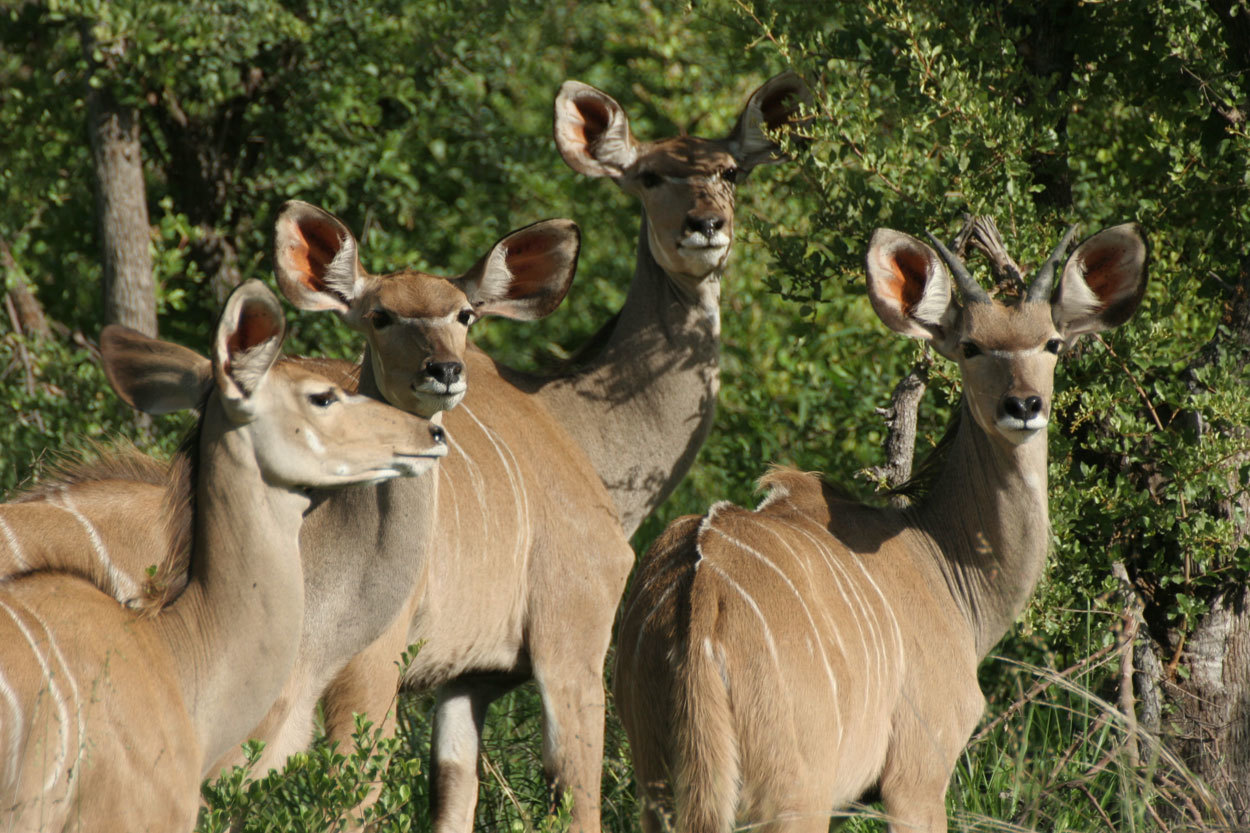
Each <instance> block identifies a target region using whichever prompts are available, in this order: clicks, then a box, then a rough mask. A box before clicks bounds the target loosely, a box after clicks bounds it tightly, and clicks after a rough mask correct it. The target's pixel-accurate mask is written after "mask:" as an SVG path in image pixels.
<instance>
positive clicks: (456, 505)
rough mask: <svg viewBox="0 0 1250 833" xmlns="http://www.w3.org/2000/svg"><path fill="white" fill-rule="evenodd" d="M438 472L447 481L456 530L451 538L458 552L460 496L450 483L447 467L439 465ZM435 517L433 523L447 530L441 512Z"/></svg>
mask: <svg viewBox="0 0 1250 833" xmlns="http://www.w3.org/2000/svg"><path fill="white" fill-rule="evenodd" d="M438 472H439V476H440V477H442V478H443V479H444V480H446V481H447V486H446V488H447V494H448V496H449V497H451V508H452V509H453V510H454V511H453V512H452V518H453V519H454V520H455V522H456V532H455V535H454V537H453V538H451V540H454V541H456V542H457V544H456V548H457V552H459V547H460V544H459V541H460V534H461V533H460V498H459V497H458V496H457V495H456V489H455V487H454V486H453V485H452V482H451V475H449V474H448V473H447V467H446V466H439V467H438ZM440 488H442V487H440ZM435 517H436V520H435V524H436V525H438V526H441V527H443V531H444V532H447V531H448V530H447V529H446V526H445V522H444V521H443V520H442V515H441V513H439V515H436V516H435ZM444 540H447V538H444Z"/></svg>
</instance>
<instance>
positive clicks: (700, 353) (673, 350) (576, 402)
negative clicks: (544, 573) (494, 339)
mask: <svg viewBox="0 0 1250 833" xmlns="http://www.w3.org/2000/svg"><path fill="white" fill-rule="evenodd" d="M649 236H650V233H649V227H648V218H647V215H646V212H645V211H644V212H643V214H642V227H641V229H640V231H639V234H638V248H637V258H636V261H635V267H634V277H633V281H632V283H631V284H630V287H629V293H628V295H627V296H626V300H625V305H624V306H623V307H622V308H621V310H620V312H619V313H618V314H617V316H616V318H615V319H613V320H612V321H611V322H609V323H608V324H607V325H606V326H605V327H604V329H603V330H601V331H600V332H599V333H598V334H597V335H596V336H594V337H593V338H592V340H591V343H592V344H594V345H597V346H596V347H595V348H593V349H592V350H591V351H588V352H586V353H583V354H582V355H580V356H578V359H577V367H576V370H575V371H574V372H573V373H572V374H570V375H567V376H563V377H559V378H556V379H552V380H550V381H549V382H548V383H546V384H545V385H544V387H543V388H542V390H541V393H540V396H541V397H542V398H543V400H544V403H545V404H546V405H547V407H548V409H549V410H550V411H551V413H552V414H553V416H555V418H556V419H558V420H559V421H560V422H561V424H562V425H563V426H564V427H565V429H566V430H568V431H569V433H571V434H572V435H573V437H574V439H576V440H577V442H578V443H579V444H580V445H581V446H582V448H583V449H585V451H586V452H587V454H588V456H589V457H590V460H591V464H592V465H593V466H594V467H595V470H596V471H597V472H598V474H599V476H600V478H601V479H602V480H603V482H604V484H605V485H606V486H607V487H608V490H609V491H610V492H611V494H612V497H613V501H614V502H615V504H616V508H617V511H618V513H619V515H620V519H621V524H622V527H623V528H624V530H625V533H626V534H627V535H631V534H633V532H634V530H635V529H637V527H638V524H639V523H641V522H642V519H643V518H645V517H646V516H647V514H649V513H650V512H651V510H652V509H654V508H655V507H656V506H658V505H659V504H660V503H661V502H662V501H663V500H664V498H666V497H667V496H668V495H669V494H670V493H671V492H672V490H673V489H674V488H675V487H676V485H677V483H678V482H680V480H681V479H682V477H684V476H685V474H686V472H687V471H688V470H689V469H690V467H691V465H692V464H693V463H694V458H695V455H696V454H697V453H698V450H699V448H700V447H701V446H702V444H703V440H704V439H705V438H706V436H707V433H708V431H709V430H710V429H711V425H712V418H713V416H714V415H715V406H716V394H717V391H718V389H719V385H720V376H719V357H720V282H721V271H722V270H721V268H717V269H716V270H714V271H712V272H711V273H709V274H708V275H706V276H704V277H702V278H700V279H696V278H693V277H688V276H681V275H670V274H669V273H667V272H666V271H665V270H664V268H663V267H662V266H660V264H659V262H657V261H656V259H655V256H654V255H653V254H652V251H651V245H650V242H649Z"/></svg>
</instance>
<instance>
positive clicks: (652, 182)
mask: <svg viewBox="0 0 1250 833" xmlns="http://www.w3.org/2000/svg"><path fill="white" fill-rule="evenodd" d="M638 179H639V181H640V182H642V187H643V188H654V187H655V186H657V185H659V184H660V183H661V182H663V181H664V179H663V177H661V176H660V175H659V174H653V173H651V172H650V171H647V172H646V173H644V174H642V175H641V176H639V177H638Z"/></svg>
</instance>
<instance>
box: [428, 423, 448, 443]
mask: <svg viewBox="0 0 1250 833" xmlns="http://www.w3.org/2000/svg"><path fill="white" fill-rule="evenodd" d="M430 439H432V440H433V441H434V442H435V443H437V444H438V445H446V444H447V434H446V433H445V432H444V431H443V429H442V428H439V427H438V426H437V425H431V426H430Z"/></svg>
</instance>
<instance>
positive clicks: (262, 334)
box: [226, 304, 277, 364]
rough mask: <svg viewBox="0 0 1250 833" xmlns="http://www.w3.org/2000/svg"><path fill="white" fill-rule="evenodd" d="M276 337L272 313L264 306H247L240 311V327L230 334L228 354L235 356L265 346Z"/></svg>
mask: <svg viewBox="0 0 1250 833" xmlns="http://www.w3.org/2000/svg"><path fill="white" fill-rule="evenodd" d="M276 335H277V328H276V327H275V326H274V319H273V314H272V312H271V311H270V310H268V309H266V308H265V307H263V306H258V305H253V304H245V305H244V307H243V309H242V310H240V311H239V323H238V326H236V327H235V329H234V332H232V333H231V334H230V338H229V340H228V341H227V344H226V347H227V350H228V353H229V354H230V355H234V354H236V353H241V352H243V351H244V350H250V349H252V348H253V347H255V346H256V345H258V344H263V343H264V342H266V341H268V340H269V339H271V338H273V337H274V336H276ZM227 364H228V362H227Z"/></svg>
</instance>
